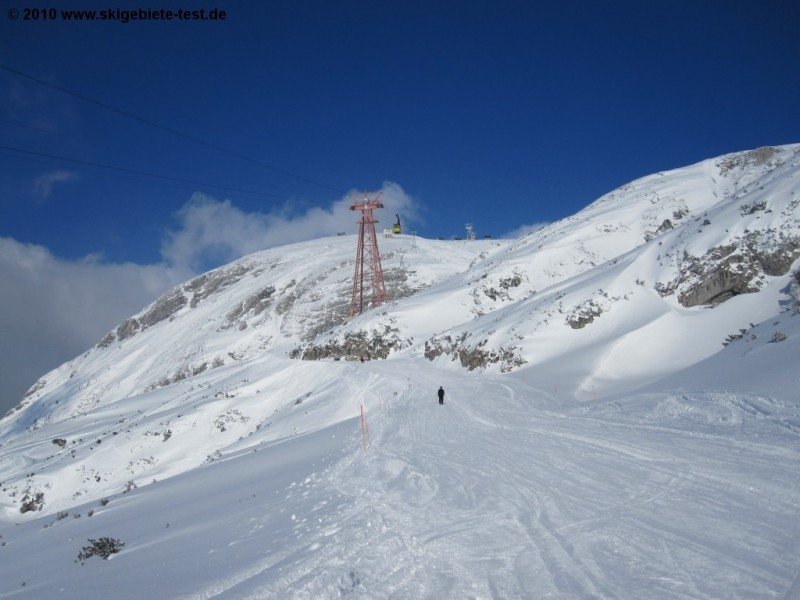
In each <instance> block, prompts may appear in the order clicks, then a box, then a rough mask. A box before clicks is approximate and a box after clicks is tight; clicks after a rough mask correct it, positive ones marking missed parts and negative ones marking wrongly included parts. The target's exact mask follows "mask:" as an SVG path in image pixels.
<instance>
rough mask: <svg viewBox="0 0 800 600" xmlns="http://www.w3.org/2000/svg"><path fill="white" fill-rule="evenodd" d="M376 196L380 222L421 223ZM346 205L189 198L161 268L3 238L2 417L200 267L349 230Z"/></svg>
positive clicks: (395, 197) (403, 202)
mask: <svg viewBox="0 0 800 600" xmlns="http://www.w3.org/2000/svg"><path fill="white" fill-rule="evenodd" d="M51 175H53V174H51ZM66 180H68V179H59V178H58V177H54V178H53V179H52V181H53V183H55V182H58V181H66ZM42 185H45V184H44V183H43V184H42ZM43 191H46V190H43ZM382 191H383V196H382V200H383V203H384V205H385V208H384V209H382V210H380V211H379V212H378V214H377V215H376V216H377V217H378V219H380V221H381V225H386V226H388V225H390V224H391V223H393V222H394V213H399V214H400V215H401V217H402V218H403V219H404V221H406V222H413V221H414V220H415V219H418V210H417V205H416V204H415V202H414V201H413V200H412V199H411V198H410V197H409V196H408V194H406V193H405V192H404V191H403V189H402V188H401V187H400V186H399V185H397V184H395V183H385V184H384V185H383V188H382ZM349 207H350V201H349V200H348V199H346V198H343V199H341V200H338V201H336V202H334V203H333V205H332V206H331V207H329V208H312V209H310V210H308V211H306V212H304V213H301V214H296V215H294V216H292V215H291V214H288V212H289V211H287V210H283V211H275V212H272V213H269V214H261V213H245V212H244V211H242V210H240V209H238V208H237V207H235V206H233V205H232V204H231V203H230V202H229V201H227V200H226V201H218V200H215V199H213V198H210V197H208V196H204V195H200V194H195V196H193V197H192V199H191V200H190V201H189V202H188V203H187V204H186V205H185V206H184V207H183V208H182V209H181V210H180V211H179V213H178V214H177V217H178V222H179V227H178V228H177V229H176V230H175V231H171V232H169V233H168V234H167V236H166V237H165V239H164V241H163V244H162V254H163V257H164V262H163V263H161V264H154V265H138V264H134V263H124V264H112V263H106V262H103V261H102V260H101V259H100V258H98V257H97V256H87V257H85V258H83V259H81V260H77V261H70V260H63V259H60V258H58V257H56V256H53V254H51V253H50V251H49V250H47V249H46V248H44V247H42V246H37V245H32V244H22V243H20V242H17V241H15V240H13V239H11V238H3V237H0V281H2V286H0V417H1V416H2V415H3V414H5V412H6V411H7V410H9V409H10V408H12V407H13V406H14V405H16V404H17V403H19V401H20V400H21V399H22V395H23V394H24V393H25V391H26V389H27V388H28V387H30V386H31V385H32V384H33V383H34V382H35V381H36V379H38V378H39V377H41V376H42V375H44V374H45V373H46V372H47V371H49V370H51V369H53V368H55V367H57V366H58V365H60V364H62V363H63V362H65V361H67V360H70V359H71V358H74V357H75V356H77V355H78V354H80V353H81V352H83V351H85V350H87V349H88V348H90V347H91V346H93V345H94V344H96V343H97V342H98V341H99V340H100V339H101V338H102V337H103V335H104V334H105V333H107V332H108V331H109V330H111V329H112V328H113V327H114V326H115V325H117V324H118V323H120V322H121V321H122V320H124V319H126V318H127V317H129V316H130V315H132V314H135V313H136V312H138V311H139V310H141V309H142V308H144V307H145V306H146V305H147V304H149V303H150V302H152V301H153V300H155V298H157V297H158V296H159V295H160V294H161V293H163V292H165V291H166V290H167V289H169V288H170V287H172V286H174V285H177V284H178V283H181V282H183V281H186V280H187V279H189V278H191V277H192V276H194V275H195V274H197V273H198V272H200V271H201V270H206V269H208V268H211V267H215V266H217V265H219V264H222V263H223V262H227V261H230V260H235V259H236V258H239V257H240V256H243V255H244V254H248V253H250V252H255V251H258V250H262V249H264V248H270V247H274V246H279V245H282V244H288V243H291V242H298V241H302V240H307V239H312V238H316V237H320V236H326V235H335V234H336V233H337V232H340V231H346V232H348V233H355V231H356V221H357V220H358V216H359V215H358V214H357V213H355V212H353V211H351V210H350V209H349Z"/></svg>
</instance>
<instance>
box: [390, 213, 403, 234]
mask: <svg viewBox="0 0 800 600" xmlns="http://www.w3.org/2000/svg"><path fill="white" fill-rule="evenodd" d="M395 217H397V222H396V223H395V224H394V225H392V233H393V234H395V235H400V233H401V232H402V229H401V228H400V215H398V214H395Z"/></svg>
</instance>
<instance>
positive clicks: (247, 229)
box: [161, 182, 419, 270]
mask: <svg viewBox="0 0 800 600" xmlns="http://www.w3.org/2000/svg"><path fill="white" fill-rule="evenodd" d="M381 191H382V192H383V195H382V198H381V200H382V202H383V204H384V206H385V208H383V209H381V210H380V211H378V212H377V213H376V217H377V218H378V219H379V220H380V221H381V224H382V225H384V226H386V227H388V226H389V225H391V224H392V223H394V220H395V219H394V214H395V213H399V214H400V215H401V218H402V219H403V220H404V221H405V222H414V221H415V220H418V219H419V214H418V207H417V204H416V203H415V202H414V200H413V199H412V198H411V197H410V196H409V195H408V194H407V193H406V192H405V191H404V190H403V188H401V187H400V186H399V185H398V184H396V183H391V182H386V183H384V184H383V187H382V188H381ZM350 204H351V202H350V200H349V199H348V198H347V197H345V198H342V199H340V200H337V201H336V202H334V203H333V204H332V205H331V206H330V207H329V208H311V209H309V210H308V211H306V212H304V213H301V214H297V215H294V216H292V215H290V214H287V211H286V210H278V211H273V212H271V213H266V214H264V213H245V212H244V211H242V210H240V209H238V208H236V207H235V206H233V205H232V204H231V203H230V201H228V200H224V201H219V200H216V199H214V198H211V197H209V196H206V195H204V194H195V195H194V196H193V197H192V199H191V200H190V201H189V202H187V203H186V204H185V205H184V206H183V208H181V210H180V211H179V212H178V213H177V215H176V216H177V218H178V222H179V223H180V228H179V229H177V230H176V231H170V232H168V234H167V237H166V239H165V240H164V242H163V244H162V247H161V254H162V256H163V257H164V260H165V261H166V262H167V263H168V264H170V265H172V266H174V267H177V268H184V269H186V268H188V269H194V270H205V269H206V268H208V267H210V266H215V265H217V264H220V263H224V262H228V261H231V260H234V259H236V258H238V257H240V256H243V255H245V254H249V253H251V252H256V251H258V250H264V249H266V248H272V247H275V246H281V245H284V244H290V243H293V242H300V241H304V240H309V239H314V238H318V237H322V236H328V235H336V233H338V232H342V231H345V232H347V233H355V232H356V221H357V220H358V217H359V215H358V214H357V213H354V212H353V211H351V210H350Z"/></svg>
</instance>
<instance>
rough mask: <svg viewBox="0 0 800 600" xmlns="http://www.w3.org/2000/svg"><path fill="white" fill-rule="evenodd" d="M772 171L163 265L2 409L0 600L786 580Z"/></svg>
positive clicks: (795, 255)
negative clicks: (146, 302) (471, 223)
mask: <svg viewBox="0 0 800 600" xmlns="http://www.w3.org/2000/svg"><path fill="white" fill-rule="evenodd" d="M798 173H800V146H784V147H779V148H762V149H759V150H755V151H750V152H744V153H737V154H733V155H727V156H724V157H720V158H717V159H711V160H709V161H704V162H702V163H698V164H697V165H692V166H690V167H686V168H684V169H677V170H675V171H670V172H665V173H659V174H656V175H652V176H649V177H646V178H643V179H641V180H637V181H635V182H632V183H631V184H628V185H627V186H623V187H622V188H620V189H619V190H615V191H614V192H612V193H610V194H608V195H606V196H604V197H603V198H601V199H599V200H597V201H596V202H595V203H593V204H592V205H590V206H588V207H587V208H586V209H585V210H584V211H581V212H580V213H578V214H577V215H575V216H573V217H570V218H568V219H565V220H563V221H560V222H558V223H554V224H552V225H550V226H548V227H546V228H544V229H543V230H541V231H539V232H536V233H534V234H531V235H529V236H526V237H525V238H522V239H520V240H516V241H508V240H500V241H491V240H484V241H478V242H472V241H469V242H468V241H444V240H423V239H419V238H416V239H414V238H411V237H408V236H399V237H392V238H386V239H383V238H382V239H381V240H380V245H381V249H382V252H383V253H384V255H385V257H386V259H385V263H384V268H385V270H386V272H387V286H388V287H389V289H390V297H391V298H392V301H391V302H390V303H389V304H387V305H385V306H383V307H380V308H378V309H374V310H371V311H367V312H366V313H365V314H363V315H361V316H360V317H357V318H355V319H352V320H348V319H346V311H347V303H348V301H349V291H350V278H351V277H352V269H353V257H352V253H353V251H354V247H355V243H354V239H353V236H346V237H341V238H328V239H322V240H315V241H312V242H305V243H302V244H296V245H293V246H287V247H283V248H278V249H274V250H269V251H265V252H262V253H258V254H254V255H251V256H248V257H245V258H243V259H241V260H239V261H236V262H235V263H232V264H230V265H226V266H225V267H222V268H220V269H217V270H215V271H212V272H210V273H207V274H205V275H202V276H201V277H198V278H196V279H194V280H192V281H190V282H187V283H185V284H183V285H181V286H178V287H177V288H175V289H174V290H171V291H170V292H169V293H168V294H166V295H165V296H164V297H162V298H160V299H159V300H157V301H156V302H155V303H153V304H152V305H151V306H149V307H146V308H145V309H144V310H143V311H141V312H140V313H139V314H137V315H134V316H133V317H131V318H130V319H128V320H126V321H125V322H123V323H121V324H120V325H119V327H117V328H115V329H114V330H112V331H111V332H109V334H108V335H107V336H105V337H104V338H103V340H100V341H99V343H98V345H97V346H96V347H94V348H92V349H90V350H88V351H87V352H86V353H85V354H83V355H82V356H80V357H77V358H75V359H74V360H73V361H70V362H69V363H66V364H65V365H63V366H62V367H59V368H58V369H56V370H55V371H53V372H51V373H48V374H46V375H45V376H43V377H42V379H41V380H40V381H39V382H37V384H36V385H35V386H34V387H33V388H32V389H31V390H30V391H29V392H28V394H27V395H26V397H25V398H24V399H23V401H22V403H21V404H20V406H19V407H18V408H17V409H16V410H14V411H12V412H11V413H9V415H7V416H6V417H5V418H4V419H3V420H2V421H0V597H2V598H7V597H8V598H11V597H20V598H24V597H28V598H55V597H59V598H86V597H103V596H106V595H113V596H114V597H119V598H142V597H154V598H155V597H159V598H162V597H163V598H298V599H305V598H308V599H312V598H313V599H316V598H340V597H353V598H409V599H412V598H413V599H417V598H459V599H461V598H476V599H477V598H631V599H639V598H787V599H788V598H796V597H797V598H800V443H799V442H800V396H798V389H800V369H798V359H797V357H798V356H800V316H798V313H799V312H800V275H798V268H799V267H800V260H798V259H799V258H800V209H799V208H798V206H799V205H800V197H798V187H800V177H799V176H798ZM359 356H364V357H365V358H366V359H367V360H365V362H363V363H362V362H360V361H359V360H358V357H359ZM440 385H441V386H443V387H444V389H445V390H446V398H445V404H444V405H443V406H440V405H439V404H438V402H437V400H436V390H437V389H438V387H439V386H440ZM362 411H363V413H362ZM362 414H363V419H362V416H361V415H362ZM103 538H110V539H111V540H116V541H118V542H119V546H118V548H117V550H119V551H118V552H116V553H112V554H110V555H107V558H108V560H103V559H102V558H101V557H99V556H89V557H87V555H86V553H83V554H81V552H82V550H83V549H84V548H89V549H90V547H91V543H90V540H95V541H99V540H102V539H103ZM90 554H91V553H90ZM79 555H80V556H81V558H79Z"/></svg>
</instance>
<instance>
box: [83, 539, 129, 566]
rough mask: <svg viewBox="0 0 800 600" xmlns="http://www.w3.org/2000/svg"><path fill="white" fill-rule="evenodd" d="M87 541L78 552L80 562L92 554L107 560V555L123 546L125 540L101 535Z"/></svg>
mask: <svg viewBox="0 0 800 600" xmlns="http://www.w3.org/2000/svg"><path fill="white" fill-rule="evenodd" d="M87 541H88V542H89V545H88V546H84V547H83V548H81V551H80V552H78V561H80V562H81V563H83V561H85V560H87V559H89V558H91V557H92V556H99V557H100V558H102V559H103V560H108V557H109V556H111V555H112V554H116V553H117V552H119V551H120V550H122V548H123V547H124V546H125V542H121V541H120V540H118V539H116V538H110V537H101V538H100V539H99V540H93V539H89V540H87ZM78 561H76V562H78Z"/></svg>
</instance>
